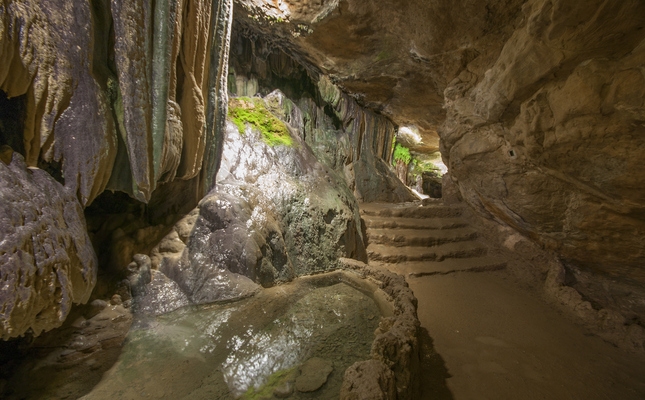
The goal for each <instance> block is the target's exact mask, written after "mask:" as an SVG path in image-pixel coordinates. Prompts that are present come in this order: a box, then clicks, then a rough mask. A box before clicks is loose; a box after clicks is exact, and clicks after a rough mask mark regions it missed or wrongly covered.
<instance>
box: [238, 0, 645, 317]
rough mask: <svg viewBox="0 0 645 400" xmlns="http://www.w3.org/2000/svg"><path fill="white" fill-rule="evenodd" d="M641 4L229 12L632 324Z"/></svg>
mask: <svg viewBox="0 0 645 400" xmlns="http://www.w3.org/2000/svg"><path fill="white" fill-rule="evenodd" d="M644 7H645V5H643V3H642V2H641V1H637V0H628V1H623V2H604V1H592V2H586V3H580V2H574V1H572V0H477V1H466V0H464V1H456V2H450V3H446V2H441V1H432V0H431V1H416V0H413V1H407V2H401V1H396V0H386V1H380V2H372V1H368V0H341V1H335V0H328V1H321V2H312V1H306V0H285V1H283V2H281V3H280V4H275V3H273V2H269V1H265V0H239V1H238V7H237V8H236V17H235V18H236V20H239V21H240V22H242V23H244V24H247V25H249V26H252V27H253V29H255V30H256V31H259V32H262V34H263V35H264V40H266V41H267V42H270V43H272V45H274V46H278V47H280V48H283V49H285V51H287V52H288V53H289V54H290V55H292V56H293V57H294V58H295V59H297V60H299V62H301V63H302V64H305V65H310V66H312V67H311V68H312V69H316V70H317V71H319V72H320V73H321V74H322V75H325V76H326V77H327V78H328V79H329V81H330V82H332V83H333V84H334V85H336V86H337V87H339V88H341V89H342V90H343V91H344V92H345V93H348V94H349V96H351V98H353V99H354V100H357V101H358V102H359V103H360V104H361V105H364V106H367V107H370V108H372V109H374V110H378V111H379V112H380V113H381V114H382V115H385V116H388V117H390V118H392V120H393V121H394V122H395V123H397V124H399V125H414V126H416V127H418V128H419V131H420V133H421V136H422V138H423V142H422V144H421V145H419V146H418V147H417V148H416V149H415V150H418V151H426V152H429V151H433V150H436V148H437V147H441V152H442V155H443V158H444V161H445V163H446V165H448V166H449V168H450V175H449V176H448V177H446V179H445V182H446V184H447V185H448V186H450V187H451V188H452V189H451V190H449V192H450V193H452V194H453V195H452V196H451V197H454V198H457V197H460V198H461V199H462V200H463V201H465V202H466V203H468V204H469V205H470V206H472V207H473V208H474V209H475V210H476V211H477V213H478V215H479V216H482V217H484V218H486V219H491V220H495V221H497V222H498V223H500V224H502V225H507V226H510V227H512V228H513V229H514V230H515V231H519V232H520V233H522V234H523V235H525V236H526V237H529V238H530V239H532V240H533V241H535V242H536V243H538V244H539V245H540V246H541V247H542V248H543V249H545V250H546V251H548V252H552V253H554V254H556V255H557V256H558V257H559V259H560V261H561V263H562V264H563V265H564V267H565V269H566V271H567V277H566V279H565V282H566V284H567V285H570V286H573V287H574V288H576V289H577V290H578V291H579V292H580V293H582V296H583V298H585V299H586V300H588V301H589V302H590V303H591V304H592V305H593V306H594V307H596V308H598V309H600V308H602V307H604V306H608V307H611V308H614V309H618V310H620V311H621V312H623V313H624V314H625V315H627V316H628V318H631V319H632V320H634V321H640V322H639V323H642V321H643V320H645V290H643V283H645V270H644V269H643V265H645V263H644V261H645V260H644V257H645V253H644V249H645V234H644V231H645V225H644V224H645V214H644V213H643V205H644V203H643V200H644V194H645V192H643V187H644V185H643V176H644V175H643V173H642V169H643V168H642V166H641V162H640V160H642V158H643V154H642V150H641V149H642V148H643V140H644V139H643V138H644V136H643V129H644V125H643V118H644V117H643V115H644V104H643V98H644V95H645V93H644V91H643V90H644V86H643V85H644V80H643V79H644V78H643V76H644V75H643V73H644V72H643V65H644V64H645V63H644V61H645V60H644V59H643V52H644V49H645V44H643V39H644V38H645V9H644ZM238 9H239V11H238ZM439 138H440V139H441V144H440V145H439Z"/></svg>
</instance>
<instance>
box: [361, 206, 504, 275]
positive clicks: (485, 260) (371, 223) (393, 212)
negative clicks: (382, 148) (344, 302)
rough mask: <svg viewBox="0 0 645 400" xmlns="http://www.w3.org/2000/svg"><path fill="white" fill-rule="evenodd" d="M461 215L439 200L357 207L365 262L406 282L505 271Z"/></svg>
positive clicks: (459, 209)
mask: <svg viewBox="0 0 645 400" xmlns="http://www.w3.org/2000/svg"><path fill="white" fill-rule="evenodd" d="M463 211H464V210H463V207H462V206H454V205H444V204H443V203H441V202H440V201H435V202H431V203H429V204H427V205H421V204H418V203H402V204H388V203H365V204H362V205H361V216H362V218H363V219H364V221H365V224H366V227H367V238H368V243H369V245H368V247H367V254H368V257H369V261H370V264H371V265H376V266H381V267H384V268H387V269H389V270H391V271H392V272H396V273H399V274H401V275H404V276H406V277H410V278H415V277H422V276H430V275H438V274H439V275H445V274H450V273H455V272H483V271H494V270H499V269H504V268H505V267H506V263H505V262H504V261H502V260H499V259H497V258H496V257H492V256H490V255H488V249H487V247H486V246H485V245H484V244H482V243H480V242H478V241H477V237H478V233H477V231H476V230H475V229H473V228H472V227H470V226H469V224H468V221H467V220H466V219H465V218H464V217H463Z"/></svg>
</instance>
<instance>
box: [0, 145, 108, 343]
mask: <svg viewBox="0 0 645 400" xmlns="http://www.w3.org/2000/svg"><path fill="white" fill-rule="evenodd" d="M5 154H6V153H5ZM6 161H7V159H6V158H4V157H3V160H2V161H1V162H0V238H1V240H0V282H1V286H0V338H2V339H4V340H6V339H9V338H12V337H17V336H21V335H23V334H25V332H27V331H32V332H33V334H34V335H36V336H37V335H38V334H40V333H41V332H42V331H44V330H50V329H52V328H55V327H58V326H60V325H61V324H62V323H63V321H64V320H65V317H67V315H68V314H69V312H70V308H71V306H72V303H85V302H86V301H87V300H88V299H89V296H90V293H91V292H92V289H93V288H94V284H95V282H96V274H97V260H96V255H95V254H94V250H93V248H92V244H91V243H90V239H89V237H88V235H87V232H86V227H85V218H84V217H83V209H82V207H81V205H80V204H79V202H78V200H77V199H76V197H75V195H74V193H73V192H72V191H71V190H70V189H68V188H65V187H63V186H62V185H61V184H59V183H58V182H56V181H55V180H54V179H53V178H52V177H51V176H50V175H49V174H47V173H46V172H45V171H43V170H40V169H37V168H27V165H26V163H25V161H24V159H23V158H22V156H21V155H20V154H18V153H13V155H12V157H9V158H8V162H6Z"/></svg>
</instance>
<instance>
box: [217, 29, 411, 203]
mask: <svg viewBox="0 0 645 400" xmlns="http://www.w3.org/2000/svg"><path fill="white" fill-rule="evenodd" d="M231 42H232V45H231V55H230V58H231V67H230V76H229V90H230V91H231V93H232V94H233V95H239V96H255V95H257V94H263V95H267V94H268V93H270V92H272V91H273V90H274V89H279V90H281V91H282V92H284V94H285V95H286V97H287V98H288V99H289V103H290V104H292V106H290V107H291V108H292V109H295V110H297V112H296V113H293V114H291V115H289V114H290V113H289V112H288V113H287V115H286V116H285V118H286V119H287V121H288V123H290V124H291V125H292V126H293V127H294V128H295V129H296V130H297V132H298V133H299V135H300V136H301V137H302V139H303V140H304V141H305V143H307V145H308V146H309V147H310V148H311V149H312V151H313V152H314V154H315V155H316V157H317V158H318V160H319V161H320V162H321V163H323V164H324V165H326V166H327V167H328V168H330V169H332V170H334V171H336V172H337V173H338V174H340V175H341V176H344V178H345V181H346V183H347V185H348V186H349V187H350V189H351V190H352V191H353V193H354V196H355V197H356V198H357V199H358V200H359V201H361V202H374V201H385V202H404V201H413V200H416V199H417V198H416V197H415V196H414V194H413V193H412V192H411V191H410V190H409V189H408V188H407V187H406V186H405V185H404V184H402V183H401V181H399V180H398V179H397V178H396V176H395V175H394V174H393V173H392V171H391V169H390V167H389V164H391V162H392V145H393V141H394V137H395V136H396V134H397V129H398V127H397V126H396V125H395V124H394V123H393V122H392V120H391V119H390V118H388V117H386V116H384V115H382V114H380V113H378V112H376V111H374V110H372V109H370V108H368V107H367V106H365V105H363V104H360V103H359V102H358V101H357V100H356V99H354V98H352V97H351V96H350V95H348V94H347V93H345V92H343V91H342V90H341V89H340V88H339V87H338V85H336V84H334V83H333V82H332V81H331V80H330V79H329V77H327V76H326V75H324V74H322V73H321V72H320V70H319V69H317V68H316V67H315V66H313V65H311V64H309V63H306V62H304V61H303V60H301V59H298V58H297V53H291V52H290V51H289V49H285V48H283V47H281V46H280V45H276V44H274V43H272V42H271V41H270V40H265V38H264V36H263V34H262V32H261V30H258V28H257V27H254V26H251V25H249V23H248V22H247V21H244V20H242V21H236V22H235V23H234V25H233V35H232V41H231ZM294 56H296V57H295V58H294Z"/></svg>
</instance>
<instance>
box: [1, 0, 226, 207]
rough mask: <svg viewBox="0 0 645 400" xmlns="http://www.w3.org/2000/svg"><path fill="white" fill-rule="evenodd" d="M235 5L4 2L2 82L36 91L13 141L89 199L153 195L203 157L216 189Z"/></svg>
mask: <svg viewBox="0 0 645 400" xmlns="http://www.w3.org/2000/svg"><path fill="white" fill-rule="evenodd" d="M231 12H232V1H231V0H202V1H197V2H188V1H184V0H172V1H164V2H152V1H143V2H134V3H133V2H127V1H122V0H97V1H93V2H85V3H82V4H81V3H78V4H77V3H76V2H73V1H71V0H55V1H51V2H47V3H46V4H41V3H40V2H34V1H30V0H18V1H10V0H3V1H2V2H1V3H0V58H2V60H3V63H2V66H0V89H1V90H2V91H4V92H5V93H6V94H7V96H8V97H9V98H14V97H17V96H23V95H24V96H26V97H25V100H24V101H25V102H26V115H25V122H24V131H23V133H22V135H21V137H19V138H11V142H12V143H13V142H15V141H16V140H17V141H18V142H20V141H22V142H23V143H24V155H25V158H26V160H27V164H28V165H30V166H37V165H40V164H45V165H47V166H50V167H51V168H52V169H53V170H55V171H57V173H60V174H61V175H62V176H63V177H64V180H65V186H67V187H69V188H70V189H72V190H73V191H74V192H76V193H77V195H78V198H79V200H80V201H81V203H82V204H83V205H84V206H85V205H88V204H90V203H91V202H92V200H93V199H94V198H96V196H98V195H99V194H100V193H101V192H102V191H103V190H104V189H105V188H106V187H107V188H110V189H112V190H120V191H124V192H126V193H129V194H130V195H132V196H133V197H135V198H137V199H138V200H141V201H144V202H147V201H148V200H149V199H150V197H151V195H152V192H153V191H154V190H155V188H156V187H157V185H158V183H160V182H161V183H163V182H169V181H172V180H173V179H174V178H175V176H177V175H178V176H179V177H181V178H184V179H190V178H192V177H195V176H196V175H197V174H198V173H199V171H200V170H201V169H202V166H203V165H204V166H205V167H206V169H207V173H206V174H205V176H204V177H203V181H204V182H203V184H204V186H205V187H206V190H208V189H209V188H210V187H211V186H212V184H213V179H214V176H215V172H216V166H217V162H218V149H219V148H218V146H217V137H216V132H218V131H219V130H221V126H222V124H223V123H224V118H225V114H226V92H225V90H226V77H227V75H228V74H227V66H228V63H227V57H228V48H229V47H228V46H229V36H230V27H231V18H232V13H231ZM179 90H181V92H179ZM0 144H5V143H0ZM20 147H21V148H20V149H17V150H20V151H21V152H22V151H23V149H22V147H23V146H20ZM205 149H208V152H205Z"/></svg>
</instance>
